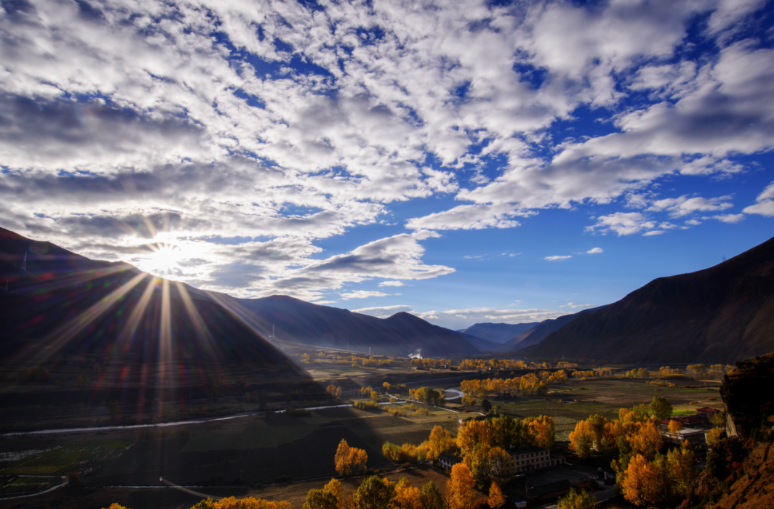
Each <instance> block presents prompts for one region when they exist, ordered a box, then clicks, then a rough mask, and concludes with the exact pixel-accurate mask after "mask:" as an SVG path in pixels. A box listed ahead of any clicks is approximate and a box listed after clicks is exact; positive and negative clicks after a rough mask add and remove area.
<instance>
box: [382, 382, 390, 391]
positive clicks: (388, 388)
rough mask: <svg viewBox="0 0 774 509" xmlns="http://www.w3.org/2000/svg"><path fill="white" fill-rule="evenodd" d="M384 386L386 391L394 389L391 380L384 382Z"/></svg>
mask: <svg viewBox="0 0 774 509" xmlns="http://www.w3.org/2000/svg"><path fill="white" fill-rule="evenodd" d="M382 387H384V390H385V391H389V390H390V389H392V385H390V382H384V383H383V384H382Z"/></svg>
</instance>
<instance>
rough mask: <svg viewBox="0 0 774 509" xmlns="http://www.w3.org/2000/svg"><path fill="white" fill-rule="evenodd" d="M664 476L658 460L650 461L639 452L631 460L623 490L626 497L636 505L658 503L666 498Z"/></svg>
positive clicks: (622, 486)
mask: <svg viewBox="0 0 774 509" xmlns="http://www.w3.org/2000/svg"><path fill="white" fill-rule="evenodd" d="M664 477H665V476H664V472H663V471H662V469H661V467H660V465H659V464H658V463H657V462H650V461H648V460H647V459H646V458H645V457H644V456H643V455H642V454H638V455H636V456H634V457H633V458H632V459H631V461H629V466H628V468H627V469H626V476H625V479H624V480H623V483H622V485H621V491H622V493H623V496H624V498H625V499H626V500H628V501H629V502H631V503H632V504H634V505H638V506H651V505H656V504H658V503H659V502H661V501H662V500H663V499H664V491H665V489H664V488H665V483H664Z"/></svg>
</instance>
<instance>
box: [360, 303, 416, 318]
mask: <svg viewBox="0 0 774 509" xmlns="http://www.w3.org/2000/svg"><path fill="white" fill-rule="evenodd" d="M352 312H353V313H361V314H364V315H370V316H375V317H376V318H389V317H390V316H392V315H394V314H395V313H414V312H413V311H412V309H411V306H405V305H397V306H382V307H378V306H377V307H369V308H361V309H353V310H352ZM414 314H415V313H414Z"/></svg>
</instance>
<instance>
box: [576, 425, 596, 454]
mask: <svg viewBox="0 0 774 509" xmlns="http://www.w3.org/2000/svg"><path fill="white" fill-rule="evenodd" d="M593 445H594V430H593V429H592V426H591V424H590V423H589V422H588V421H584V420H581V421H578V423H577V424H575V431H573V432H571V433H570V450H572V451H573V452H575V454H577V455H578V458H580V459H587V458H590V457H591V449H592V446H593Z"/></svg>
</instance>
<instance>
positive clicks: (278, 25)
mask: <svg viewBox="0 0 774 509" xmlns="http://www.w3.org/2000/svg"><path fill="white" fill-rule="evenodd" d="M2 5H3V7H2V8H3V10H4V13H3V15H2V16H0V36H1V37H0V61H1V62H2V66H0V119H2V121H1V122H0V154H1V155H0V218H2V221H3V226H4V227H7V228H10V229H13V230H16V231H19V232H20V233H23V234H27V235H31V236H34V237H38V238H45V239H49V240H52V241H54V242H57V243H59V244H61V245H63V246H65V247H68V248H71V249H75V250H77V251H79V252H81V253H83V254H85V255H87V256H93V257H97V258H104V259H123V260H126V261H129V262H130V263H134V264H136V265H137V266H139V267H140V268H142V269H146V270H149V271H152V272H155V273H159V274H165V275H169V276H171V277H174V278H177V279H180V280H183V281H186V282H189V283H191V284H195V285H197V286H199V287H202V288H207V289H213V290H220V291H226V292H229V293H231V294H234V295H238V296H262V295H269V294H273V293H286V294H291V295H295V296H298V297H301V298H306V299H317V300H319V299H323V298H326V296H331V295H339V296H340V297H341V298H342V299H361V298H367V297H383V296H386V295H388V293H387V292H379V291H370V290H362V289H357V288H353V287H348V286H347V285H357V284H358V283H362V282H364V281H370V280H384V281H380V283H379V286H380V287H382V288H386V287H389V286H401V284H402V283H401V281H406V280H418V279H429V278H435V277H439V276H443V275H446V274H450V273H452V272H454V268H453V267H448V266H445V265H440V264H432V263H425V262H424V261H423V256H424V255H425V247H424V245H426V244H428V243H430V242H433V240H432V239H433V238H436V237H437V236H438V234H437V233H433V232H436V231H451V230H481V229H505V228H515V227H518V226H519V225H521V224H522V223H523V222H525V221H529V220H530V217H532V216H534V215H535V214H538V213H540V211H542V210H544V209H549V208H563V209H570V208H573V207H578V206H594V205H596V204H608V205H609V204H620V207H621V210H620V211H617V212H613V213H610V214H605V215H601V216H598V217H595V219H594V221H595V222H593V223H591V224H589V225H588V228H587V231H588V233H589V234H608V233H609V234H613V235H616V236H622V235H632V234H641V235H658V234H661V233H663V232H666V231H671V230H679V229H684V228H691V227H693V226H696V225H697V224H699V223H700V222H702V221H705V220H707V219H715V220H718V221H723V222H726V223H732V224H733V223H737V222H739V221H741V220H742V219H743V218H744V215H745V214H758V215H764V216H774V206H773V205H772V204H773V203H774V191H772V189H774V188H772V185H770V186H769V187H767V188H766V189H765V190H762V191H761V193H760V195H759V197H758V199H757V201H756V203H754V204H750V205H749V206H747V207H746V208H744V209H743V210H738V209H736V210H735V209H734V207H735V206H736V204H735V203H734V200H735V198H734V196H732V195H728V196H716V197H711V196H710V197H707V196H701V195H700V194H697V193H689V194H685V193H681V194H679V195H672V194H670V193H669V192H663V191H661V190H660V189H659V188H658V186H657V184H658V183H659V182H660V181H661V180H663V179H665V178H696V179H700V178H721V177H722V178H728V177H733V176H734V175H737V174H739V173H741V172H744V171H747V168H746V167H745V164H744V163H743V162H740V155H744V154H755V153H761V152H765V151H770V150H771V149H772V147H774V85H772V84H774V50H772V49H771V48H770V47H769V45H767V44H765V41H764V39H765V37H767V35H766V34H765V31H764V32H761V31H760V30H759V31H757V32H756V31H755V29H754V26H753V25H754V23H753V22H752V20H754V16H755V15H756V12H758V10H759V9H761V8H763V7H764V2H762V1H745V2H727V1H720V0H697V1H694V2H677V3H674V2H645V1H644V0H643V1H637V0H633V1H628V2H615V1H613V2H607V3H605V2H603V3H601V4H599V5H598V6H595V7H594V8H586V7H583V6H578V5H575V4H574V3H570V2H563V1H545V2H542V1H540V2H538V1H535V2H517V3H515V4H514V5H511V6H498V5H494V4H493V3H490V2H485V1H474V0H462V1H455V2H430V1H428V2H419V3H417V2H401V1H397V0H396V1H389V2H365V1H364V2H344V3H336V2H329V1H320V2H318V3H314V4H309V3H306V2H295V1H293V2H281V1H268V0H267V1H262V2H252V1H250V2H248V1H236V0H235V1H231V2H221V1H214V0H200V1H194V2H185V3H184V2H179V3H176V2H173V1H172V2H163V3H162V2H153V1H149V0H132V1H130V0H104V1H101V2H96V1H87V0H79V1H77V2H76V1H72V0H45V1H44V0H19V1H15V2H4V3H3V4H2ZM701 20H704V21H701ZM745 27H747V28H745ZM750 27H752V28H750ZM743 28H745V29H744V30H743ZM768 36H770V35H768ZM697 47H699V48H700V49H699V50H694V49H691V48H697ZM692 51H694V53H692ZM696 52H698V53H699V55H700V57H696V56H695V53H696ZM590 111H593V112H595V113H594V115H596V116H598V119H596V120H590V123H592V124H594V125H597V124H599V125H601V126H602V127H601V128H600V129H597V128H596V127H595V129H594V130H590V131H589V133H590V134H588V135H586V134H584V133H580V132H578V133H576V134H572V132H571V131H567V130H562V129H560V128H559V126H560V125H568V124H572V123H574V122H575V123H578V122H580V119H581V117H583V115H585V114H586V113H584V112H590ZM597 120H599V122H598V121H597ZM579 125H580V124H579ZM431 197H446V198H453V199H454V200H457V202H459V203H456V204H453V205H452V206H447V205H438V206H436V208H435V209H433V210H431V211H429V212H428V210H427V209H422V212H421V213H420V212H418V213H417V214H415V215H414V216H413V217H411V214H409V216H408V218H407V219H406V221H405V224H401V226H405V228H406V231H407V232H410V233H400V234H393V233H391V234H386V235H385V236H384V237H383V238H381V239H377V240H371V241H368V242H364V243H363V244H362V245H360V246H356V247H348V248H346V249H342V250H340V251H339V252H335V253H326V252H324V251H323V249H322V248H321V247H319V246H320V245H321V241H322V240H323V239H329V238H332V237H338V236H343V235H346V234H347V233H348V232H350V231H352V230H353V229H355V228H358V227H362V226H364V225H373V224H377V223H380V222H386V221H387V219H388V218H389V217H390V215H391V214H392V213H393V210H394V207H395V205H396V204H398V203H400V202H410V201H412V200H420V199H426V198H431ZM449 201H450V200H443V201H441V200H439V201H438V203H439V204H448V202H449ZM744 205H745V204H742V206H744ZM632 209H636V210H632ZM597 249H599V248H595V249H592V250H590V251H588V253H590V254H593V253H600V252H601V251H602V250H601V249H599V250H598V251H597ZM569 256H570V255H556V256H549V257H547V259H549V260H559V259H564V258H568V257H569ZM345 287H346V288H345ZM536 316H537V315H536Z"/></svg>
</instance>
